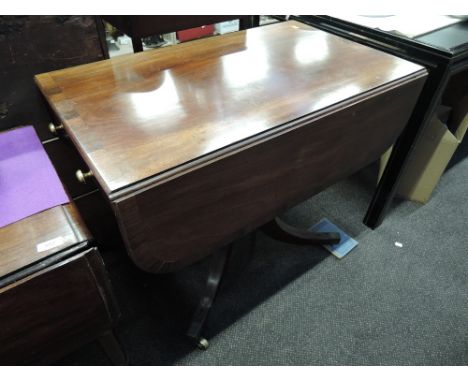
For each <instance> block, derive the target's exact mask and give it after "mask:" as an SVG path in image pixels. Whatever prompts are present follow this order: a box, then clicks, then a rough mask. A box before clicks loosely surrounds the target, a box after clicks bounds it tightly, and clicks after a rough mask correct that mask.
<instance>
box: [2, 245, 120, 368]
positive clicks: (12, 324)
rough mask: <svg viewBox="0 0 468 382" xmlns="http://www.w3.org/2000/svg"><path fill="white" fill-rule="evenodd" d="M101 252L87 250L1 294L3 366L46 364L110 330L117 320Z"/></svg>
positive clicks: (20, 282) (14, 285)
mask: <svg viewBox="0 0 468 382" xmlns="http://www.w3.org/2000/svg"><path fill="white" fill-rule="evenodd" d="M116 312H117V310H116V306H115V304H114V301H113V298H112V293H111V291H110V285H109V284H108V280H107V279H106V275H105V270H104V265H103V263H102V259H101V257H100V255H99V252H98V251H97V250H96V249H94V248H93V249H89V250H87V251H85V252H82V253H80V254H77V255H74V256H73V257H71V258H69V259H67V260H64V261H62V262H60V263H58V264H55V265H54V266H51V267H49V268H47V269H44V270H42V271H40V272H37V273H35V274H32V275H31V276H28V277H26V278H25V279H23V280H20V281H18V282H16V283H14V284H11V285H9V286H6V287H4V288H3V289H0V328H1V330H0V343H1V344H2V346H0V364H2V365H18V364H45V363H50V362H53V361H54V360H57V359H59V358H60V357H62V356H64V355H66V354H67V353H68V352H70V351H73V350H76V349H77V348H79V347H80V346H81V345H83V344H85V343H86V342H89V341H92V340H93V339H95V338H96V336H98V335H99V334H102V333H104V332H105V331H107V330H109V328H110V327H111V325H112V321H113V319H114V318H115V317H116Z"/></svg>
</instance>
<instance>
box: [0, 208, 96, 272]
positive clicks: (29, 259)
mask: <svg viewBox="0 0 468 382" xmlns="http://www.w3.org/2000/svg"><path fill="white" fill-rule="evenodd" d="M89 237H90V236H89V233H88V231H87V230H86V228H85V226H84V224H83V223H82V221H81V218H80V216H79V215H78V212H77V210H76V208H75V207H74V205H73V204H71V203H68V204H64V205H61V206H57V207H54V208H50V209H48V210H46V211H43V212H40V213H37V214H35V215H31V216H29V217H27V218H25V219H22V220H19V221H17V222H16V223H13V224H9V225H7V226H5V227H3V228H0V279H1V278H2V277H3V276H5V275H8V274H10V273H12V272H16V271H18V270H20V269H22V268H24V267H26V266H29V265H31V264H35V263H38V262H40V261H43V260H44V259H45V258H47V257H49V256H51V255H53V254H55V253H57V252H59V251H62V250H64V249H66V248H70V247H72V246H74V245H76V244H79V243H82V242H85V241H86V240H88V238H89Z"/></svg>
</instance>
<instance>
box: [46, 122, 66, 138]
mask: <svg viewBox="0 0 468 382" xmlns="http://www.w3.org/2000/svg"><path fill="white" fill-rule="evenodd" d="M59 130H63V125H62V124H60V125H57V126H55V125H54V124H53V123H52V122H51V123H49V131H50V132H51V133H52V134H53V135H58V132H59Z"/></svg>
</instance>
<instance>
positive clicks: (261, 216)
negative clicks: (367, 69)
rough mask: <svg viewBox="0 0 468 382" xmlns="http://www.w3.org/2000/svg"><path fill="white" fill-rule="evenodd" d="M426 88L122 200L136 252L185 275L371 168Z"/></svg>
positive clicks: (376, 97)
mask: <svg viewBox="0 0 468 382" xmlns="http://www.w3.org/2000/svg"><path fill="white" fill-rule="evenodd" d="M423 83H424V78H419V79H417V80H415V81H410V82H408V83H407V84H405V85H399V86H396V87H393V88H390V89H387V90H385V91H379V93H377V94H367V95H366V97H365V98H363V99H361V100H360V101H359V102H356V103H351V104H348V105H346V104H344V105H341V107H337V108H336V109H335V110H334V111H333V112H330V113H328V114H325V115H321V116H319V117H316V118H315V119H314V118H309V119H308V118H305V119H300V120H296V121H294V122H292V123H290V124H288V125H287V126H286V127H285V128H284V130H283V131H282V132H281V133H279V134H277V135H276V136H273V137H269V138H268V139H265V140H264V141H263V142H262V143H261V144H255V145H252V146H251V147H249V148H246V149H244V150H240V151H239V152H237V153H235V154H232V155H227V156H225V157H224V158H222V159H217V160H216V161H213V162H212V163H210V164H209V165H206V166H201V167H199V168H198V169H196V170H192V171H188V172H187V173H185V174H184V175H183V176H177V177H176V178H174V179H172V180H170V181H167V182H165V183H163V184H159V185H158V186H152V187H148V188H143V189H141V190H138V191H135V192H134V193H132V194H128V195H124V196H122V198H120V199H116V200H115V201H114V206H115V209H116V211H117V217H118V219H117V220H118V222H119V224H120V230H121V232H122V233H123V236H124V240H125V241H126V244H127V248H128V250H129V255H130V256H131V258H132V259H133V261H134V262H135V264H136V265H137V266H138V267H140V268H141V269H143V270H146V271H148V272H170V271H175V270H178V269H180V268H182V267H184V266H186V265H188V264H190V263H193V262H195V261H197V260H199V259H201V258H202V257H204V256H206V255H207V254H209V253H212V252H213V251H215V250H216V249H218V248H220V247H221V246H223V245H225V244H228V243H229V242H231V241H232V240H234V239H236V238H238V237H241V236H243V235H245V234H247V233H248V232H250V231H253V230H254V229H255V228H257V227H258V226H260V225H262V224H264V223H266V222H267V221H269V220H271V219H272V218H273V217H275V216H276V215H277V214H278V213H281V212H283V211H284V210H285V209H287V208H289V207H292V206H294V205H295V204H296V203H298V202H301V201H303V200H305V199H306V198H308V197H310V196H312V195H313V194H315V193H317V192H319V191H321V190H323V189H325V188H326V187H328V186H330V185H332V184H333V183H335V182H337V181H339V180H341V179H344V178H345V177H347V176H349V175H351V174H352V173H354V172H356V171H358V170H359V169H361V168H362V167H364V166H366V165H368V164H370V163H371V162H372V161H374V160H376V159H377V158H378V157H379V156H380V155H381V154H382V153H383V152H384V151H385V150H386V149H387V148H388V147H389V146H390V145H391V144H392V143H393V142H394V141H395V140H396V138H397V137H398V135H399V134H400V132H401V131H402V129H403V128H404V126H405V124H406V122H407V120H408V118H409V115H410V113H411V111H412V108H413V106H414V103H415V101H416V99H417V96H418V94H419V92H420V90H421V88H422V85H423Z"/></svg>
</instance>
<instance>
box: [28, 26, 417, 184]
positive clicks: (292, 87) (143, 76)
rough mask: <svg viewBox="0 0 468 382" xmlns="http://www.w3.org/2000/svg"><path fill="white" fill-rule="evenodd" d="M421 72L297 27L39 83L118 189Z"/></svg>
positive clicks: (102, 178)
mask: <svg viewBox="0 0 468 382" xmlns="http://www.w3.org/2000/svg"><path fill="white" fill-rule="evenodd" d="M422 70H423V69H422V68H421V67H420V66H418V65H415V64H413V63H410V62H407V61H404V60H402V59H399V58H397V57H394V56H391V55H388V54H385V53H382V52H380V51H377V50H374V49H371V48H368V47H366V46H363V45H360V44H357V43H354V42H351V41H348V40H346V39H342V38H339V37H336V36H333V35H331V34H329V33H326V32H322V31H319V30H316V29H314V28H312V27H310V26H307V25H304V24H301V23H298V22H295V21H290V22H285V23H278V24H273V25H269V26H265V27H260V28H253V29H250V30H247V31H241V32H236V33H231V34H226V35H223V36H219V37H212V38H207V39H202V40H198V41H193V42H189V43H185V44H180V45H177V46H172V47H168V48H162V49H159V50H155V51H148V52H143V53H139V54H135V55H129V56H125V57H119V58H116V59H112V60H106V61H101V62H97V63H92V64H87V65H83V66H79V67H74V68H69V69H64V70H59V71H55V72H51V73H48V74H41V75H39V76H37V78H36V80H37V83H38V85H39V86H40V88H41V90H42V92H43V93H44V94H45V96H46V97H47V98H48V99H49V102H50V103H51V105H52V106H53V108H55V110H56V111H57V113H58V114H59V116H60V118H61V119H62V120H63V122H64V123H65V127H66V129H67V133H68V134H69V136H70V137H71V139H72V140H73V141H74V142H75V144H76V146H77V147H78V149H79V150H80V151H81V153H82V155H83V156H84V157H85V159H86V161H87V163H88V165H90V167H91V169H92V170H93V172H94V174H95V176H96V178H97V180H98V181H99V182H100V184H101V186H102V187H103V189H104V190H105V191H106V192H108V193H110V192H112V191H115V190H118V189H120V188H122V187H125V186H128V185H130V184H132V183H135V182H138V181H140V180H142V179H145V178H147V177H150V176H153V175H155V174H159V173H161V172H164V171H166V170H169V169H172V168H174V167H176V166H179V165H181V164H183V163H187V162H190V161H192V160H194V159H196V158H199V157H201V156H204V155H206V154H209V153H212V152H214V151H216V150H219V149H221V148H223V147H226V146H229V145H232V144H234V143H236V142H239V141H242V140H245V139H247V138H249V137H252V136H254V135H256V134H259V133H262V132H264V131H266V130H268V129H271V128H273V127H275V126H278V125H281V124H284V123H286V122H288V121H291V120H294V119H296V118H299V117H302V116H304V115H307V114H310V113H313V112H317V111H319V110H323V109H326V108H328V107H329V106H331V105H333V104H336V103H338V102H340V101H343V100H346V99H349V98H352V97H354V96H356V95H359V94H362V93H365V92H367V91H369V90H372V89H375V88H377V87H380V86H383V85H385V84H388V83H390V82H393V81H397V80H399V79H401V78H403V77H406V76H408V75H411V74H413V73H417V72H420V71H422ZM376 128H378V126H376Z"/></svg>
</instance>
